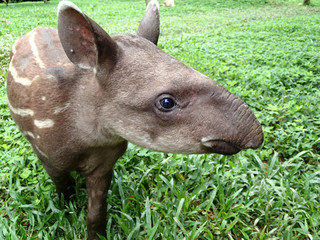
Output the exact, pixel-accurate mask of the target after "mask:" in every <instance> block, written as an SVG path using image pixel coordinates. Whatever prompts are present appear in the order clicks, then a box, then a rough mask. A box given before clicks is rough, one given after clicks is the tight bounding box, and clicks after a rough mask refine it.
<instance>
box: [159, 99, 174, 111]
mask: <svg viewBox="0 0 320 240" xmlns="http://www.w3.org/2000/svg"><path fill="white" fill-rule="evenodd" d="M160 105H161V107H163V108H164V109H166V110H170V109H172V108H174V107H175V106H176V102H175V101H174V100H173V99H172V98H162V99H161V100H160Z"/></svg>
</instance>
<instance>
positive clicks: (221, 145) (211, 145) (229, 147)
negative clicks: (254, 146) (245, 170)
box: [201, 139, 243, 155]
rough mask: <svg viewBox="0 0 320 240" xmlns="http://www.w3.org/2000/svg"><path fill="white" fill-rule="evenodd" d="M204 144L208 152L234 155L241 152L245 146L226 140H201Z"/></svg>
mask: <svg viewBox="0 0 320 240" xmlns="http://www.w3.org/2000/svg"><path fill="white" fill-rule="evenodd" d="M201 143H202V145H203V146H204V149H205V151H206V152H207V153H219V154H223V155H232V154H236V153H238V152H240V151H241V150H242V149H243V148H242V147H240V146H238V145H236V144H233V143H230V142H226V141H224V140H220V139H218V140H212V139H211V140H207V139H202V140H201Z"/></svg>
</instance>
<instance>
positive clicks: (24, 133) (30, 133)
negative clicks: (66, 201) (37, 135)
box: [22, 131, 34, 138]
mask: <svg viewBox="0 0 320 240" xmlns="http://www.w3.org/2000/svg"><path fill="white" fill-rule="evenodd" d="M22 135H23V136H25V137H27V136H29V137H32V138H34V134H33V133H32V132H29V131H24V132H22Z"/></svg>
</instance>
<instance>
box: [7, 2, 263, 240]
mask: <svg viewBox="0 0 320 240" xmlns="http://www.w3.org/2000/svg"><path fill="white" fill-rule="evenodd" d="M158 35H159V5H158V2H157V1H156V0H151V1H150V2H149V4H148V6H147V11H146V14H145V16H144V18H143V20H142V21H141V23H140V26H139V28H138V31H137V36H135V35H130V34H129V35H123V34H120V35H115V36H112V37H110V36H109V35H108V34H107V33H106V32H105V31H104V30H103V29H102V28H101V27H100V26H99V25H98V24H97V23H95V22H94V21H93V20H91V19H90V18H89V17H87V16H86V15H85V14H83V13H82V11H81V10H80V9H79V8H78V7H77V6H75V5H74V4H73V3H71V2H68V1H62V2H60V4H59V6H58V31H56V30H55V29H52V28H47V27H41V28H37V29H34V30H33V31H31V32H30V33H28V34H27V35H25V36H23V37H22V38H21V39H20V40H18V41H17V42H16V43H15V44H14V46H13V48H12V53H11V62H10V67H9V71H8V82H7V95H8V105H9V108H10V111H11V114H12V117H13V119H14V121H15V122H16V124H17V125H18V127H19V129H20V130H21V132H22V134H23V135H24V136H25V137H26V138H27V139H28V140H29V141H30V142H31V144H32V147H33V149H34V151H35V153H36V154H37V156H38V157H39V159H40V160H41V162H42V164H43V165H44V167H45V169H46V171H47V172H48V174H49V175H50V177H51V179H52V180H53V182H54V184H55V185H56V188H57V192H58V193H59V194H60V195H61V194H63V195H64V197H65V198H68V197H69V196H70V194H71V193H72V191H71V190H70V186H72V185H73V180H72V179H71V178H70V176H69V172H70V171H72V170H77V171H78V172H79V173H81V174H83V175H84V176H85V177H86V187H87V190H88V197H89V201H88V202H89V204H88V216H87V228H88V238H89V239H96V238H97V233H98V234H100V235H103V236H105V228H106V194H107V190H108V187H109V185H110V182H111V177H112V171H113V166H114V164H115V162H116V161H117V159H118V158H119V157H120V156H121V155H122V154H123V153H124V152H125V150H126V148H127V141H130V142H132V143H134V144H136V145H139V146H142V147H145V148H149V149H153V150H156V151H163V152H171V153H186V154H190V153H221V154H235V153H237V152H239V151H240V150H241V149H247V148H254V149H255V148H257V147H259V146H260V145H261V143H262V141H263V133H262V129H261V126H260V124H259V122H258V120H257V119H256V117H255V116H254V114H253V113H252V111H251V110H250V109H249V107H248V106H247V105H246V104H245V103H244V102H243V101H242V100H240V99H239V98H237V97H236V96H234V95H232V94H231V93H229V92H228V91H227V90H226V89H224V88H223V87H221V86H220V85H218V84H217V83H215V82H214V81H213V80H211V79H209V78H208V77H206V76H204V75H202V74H201V73H199V72H197V71H195V70H194V69H192V68H190V67H187V66H186V65H184V64H183V63H181V62H179V61H178V60H176V59H175V58H173V57H172V56H170V55H168V54H166V53H164V52H163V51H162V50H160V49H159V48H158V47H157V46H156V43H157V41H158Z"/></svg>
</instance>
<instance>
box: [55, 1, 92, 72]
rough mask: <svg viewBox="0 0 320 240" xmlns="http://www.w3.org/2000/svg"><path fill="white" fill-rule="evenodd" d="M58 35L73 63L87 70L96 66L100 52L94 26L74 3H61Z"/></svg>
mask: <svg viewBox="0 0 320 240" xmlns="http://www.w3.org/2000/svg"><path fill="white" fill-rule="evenodd" d="M58 33H59V38H60V41H61V44H62V46H63V49H64V51H65V53H66V55H67V56H68V58H69V59H70V61H71V62H73V63H74V64H76V65H78V66H79V67H81V68H86V69H90V68H94V67H95V66H96V63H97V58H98V51H97V46H96V43H95V36H94V33H93V29H92V26H91V24H90V23H89V21H88V20H87V17H86V16H85V15H84V14H83V13H82V11H81V10H80V9H79V8H78V7H77V6H76V5H75V4H73V3H72V2H69V1H61V2H60V3H59V6H58Z"/></svg>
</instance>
